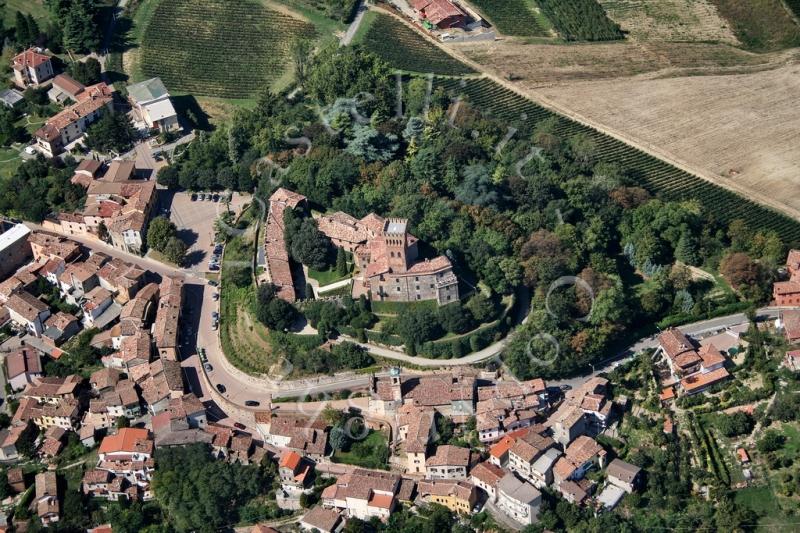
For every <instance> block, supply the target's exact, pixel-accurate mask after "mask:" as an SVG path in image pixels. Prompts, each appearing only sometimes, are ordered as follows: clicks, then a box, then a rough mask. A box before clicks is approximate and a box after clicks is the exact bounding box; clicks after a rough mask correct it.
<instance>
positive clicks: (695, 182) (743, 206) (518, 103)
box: [437, 79, 800, 243]
mask: <svg viewBox="0 0 800 533" xmlns="http://www.w3.org/2000/svg"><path fill="white" fill-rule="evenodd" d="M437 84H438V85H439V86H442V87H444V88H445V90H447V91H449V92H450V93H451V94H453V95H454V96H455V95H462V96H464V97H465V98H466V99H468V100H469V101H470V102H471V103H472V104H474V105H475V106H476V107H478V108H479V109H481V110H483V111H484V112H485V113H487V114H489V115H491V116H493V117H496V118H498V119H501V120H502V121H504V122H505V123H507V124H508V125H510V126H515V127H517V128H519V129H523V128H524V129H525V130H528V131H531V130H532V129H533V127H534V126H535V124H536V123H538V122H541V121H542V120H544V119H547V118H549V117H556V118H557V119H558V125H557V127H556V129H555V131H554V133H556V134H557V135H559V136H560V137H562V138H564V139H566V138H570V137H572V136H573V135H575V134H577V133H584V134H585V135H587V136H588V137H590V138H591V139H592V140H593V141H594V143H595V146H596V154H595V157H596V159H597V160H599V161H606V162H609V163H618V164H619V165H620V166H621V167H622V168H624V169H625V170H626V171H627V172H628V174H629V175H631V176H635V177H636V179H637V180H638V181H639V185H640V186H642V187H644V188H646V189H648V190H649V191H650V192H652V193H653V194H656V195H658V196H659V197H661V198H663V199H665V200H674V201H683V200H697V201H699V202H700V203H701V204H702V206H703V207H704V209H705V210H706V211H708V212H713V213H715V214H716V217H717V219H718V220H719V221H720V222H722V223H724V224H727V223H729V222H731V221H732V220H734V219H742V220H744V221H745V222H746V223H747V225H748V226H749V227H751V228H759V229H764V230H774V231H776V232H777V233H778V235H780V237H781V238H782V239H783V241H784V242H786V243H791V242H795V241H800V223H798V222H797V221H795V220H793V219H791V218H789V217H787V216H785V215H783V214H781V213H778V212H776V211H773V210H771V209H768V208H765V207H762V206H761V205H759V204H757V203H755V202H753V201H750V200H747V199H746V198H743V197H741V196H739V195H737V194H735V193H733V192H731V191H729V190H727V189H724V188H722V187H719V186H717V185H714V184H712V183H710V182H708V181H705V180H703V179H701V178H699V177H697V176H695V175H693V174H690V173H688V172H685V171H683V170H680V169H678V168H676V167H673V166H672V165H670V164H668V163H666V162H664V161H662V160H660V159H658V158H656V157H653V156H651V155H649V154H647V153H645V152H643V151H641V150H638V149H637V148H634V147H632V146H629V145H627V144H625V143H624V142H622V141H619V140H617V139H615V138H613V137H610V136H608V135H605V134H603V133H600V132H598V131H597V130H595V129H592V128H589V127H588V126H584V125H582V124H579V123H577V122H574V121H572V120H569V119H567V118H564V117H562V116H561V115H557V114H555V113H553V112H551V111H548V110H547V109H545V108H543V107H541V106H539V105H537V104H535V103H533V102H532V101H530V100H528V99H526V98H524V97H522V96H520V95H518V94H516V93H514V92H513V91H511V90H509V89H506V88H505V87H502V86H500V85H498V84H496V83H494V82H493V81H491V80H488V79H474V80H445V79H441V80H438V81H437Z"/></svg>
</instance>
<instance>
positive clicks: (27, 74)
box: [11, 48, 53, 89]
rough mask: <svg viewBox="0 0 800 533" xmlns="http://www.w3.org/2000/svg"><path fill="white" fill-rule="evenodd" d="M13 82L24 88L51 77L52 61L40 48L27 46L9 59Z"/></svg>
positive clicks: (38, 83)
mask: <svg viewBox="0 0 800 533" xmlns="http://www.w3.org/2000/svg"><path fill="white" fill-rule="evenodd" d="M11 70H12V71H13V72H14V83H15V84H16V85H17V86H18V87H20V88H22V89H25V88H27V87H28V86H31V85H33V86H37V85H40V84H42V83H44V82H45V81H47V80H49V79H50V78H52V77H53V62H52V61H51V60H50V56H48V55H47V54H44V53H42V50H41V49H40V48H28V49H27V50H25V51H24V52H22V53H20V54H17V55H15V56H14V57H13V58H12V59H11Z"/></svg>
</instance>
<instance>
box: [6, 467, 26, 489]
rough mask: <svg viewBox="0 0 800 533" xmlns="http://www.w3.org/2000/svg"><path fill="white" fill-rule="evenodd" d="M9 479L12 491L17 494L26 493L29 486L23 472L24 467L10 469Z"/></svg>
mask: <svg viewBox="0 0 800 533" xmlns="http://www.w3.org/2000/svg"><path fill="white" fill-rule="evenodd" d="M7 479H8V484H9V486H10V487H11V490H13V491H14V492H16V493H17V494H20V493H23V492H25V489H26V488H27V485H26V484H25V472H23V470H22V467H19V466H18V467H14V468H9V469H8V475H7Z"/></svg>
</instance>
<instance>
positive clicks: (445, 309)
mask: <svg viewBox="0 0 800 533" xmlns="http://www.w3.org/2000/svg"><path fill="white" fill-rule="evenodd" d="M438 314H439V323H440V324H441V325H442V328H443V329H444V330H445V331H447V332H448V333H456V334H459V333H465V332H466V331H469V330H470V328H471V327H472V316H471V315H470V314H469V313H468V312H466V311H465V309H464V308H463V307H462V306H461V303H460V302H453V303H451V304H447V305H443V306H442V307H440V308H439V309H438Z"/></svg>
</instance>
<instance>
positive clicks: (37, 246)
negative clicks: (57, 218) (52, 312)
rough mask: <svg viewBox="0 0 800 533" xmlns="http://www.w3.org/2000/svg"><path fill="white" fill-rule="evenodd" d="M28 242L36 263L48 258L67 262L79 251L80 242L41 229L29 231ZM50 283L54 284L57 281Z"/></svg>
mask: <svg viewBox="0 0 800 533" xmlns="http://www.w3.org/2000/svg"><path fill="white" fill-rule="evenodd" d="M28 243H29V244H30V245H31V252H32V253H33V260H34V261H36V262H37V263H38V262H46V261H49V260H50V259H61V260H63V261H65V262H69V261H72V260H73V259H75V258H76V257H78V255H80V253H81V247H80V244H78V243H77V242H75V241H73V240H70V239H67V238H64V237H60V236H58V235H51V234H49V233H44V232H41V231H37V232H34V233H31V235H30V236H29V237H28ZM51 283H53V284H56V283H57V282H51Z"/></svg>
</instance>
